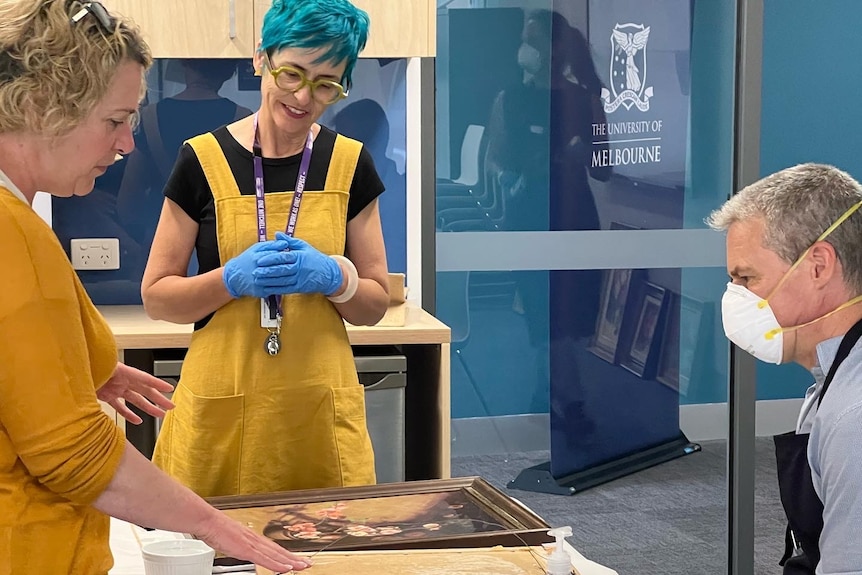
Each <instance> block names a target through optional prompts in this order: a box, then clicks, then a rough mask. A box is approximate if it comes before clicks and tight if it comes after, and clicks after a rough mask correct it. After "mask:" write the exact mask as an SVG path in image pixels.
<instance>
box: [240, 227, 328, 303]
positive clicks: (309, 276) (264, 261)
mask: <svg viewBox="0 0 862 575" xmlns="http://www.w3.org/2000/svg"><path fill="white" fill-rule="evenodd" d="M275 238H276V241H285V242H286V243H287V244H288V250H289V251H287V252H284V253H276V254H273V253H269V254H267V255H264V256H263V257H261V258H260V260H259V261H258V267H257V269H255V270H254V272H253V274H252V275H253V276H254V283H255V285H258V286H262V287H267V288H277V289H279V290H280V291H279V292H278V293H283V294H288V293H322V294H323V295H327V296H328V295H332V294H334V293H335V292H337V291H338V290H339V289H340V288H341V284H342V282H343V281H344V274H343V273H342V271H341V266H340V265H338V262H337V261H335V260H334V259H332V258H331V257H329V256H328V255H325V254H323V253H321V252H319V251H318V250H316V249H315V248H313V247H311V246H310V245H309V244H308V243H306V242H304V241H302V240H300V239H298V238H292V237H290V236H288V235H287V234H285V233H283V232H276V234H275Z"/></svg>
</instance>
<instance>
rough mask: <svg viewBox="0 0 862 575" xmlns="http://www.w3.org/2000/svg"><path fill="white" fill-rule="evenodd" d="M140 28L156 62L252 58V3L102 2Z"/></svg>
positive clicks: (188, 0)
mask: <svg viewBox="0 0 862 575" xmlns="http://www.w3.org/2000/svg"><path fill="white" fill-rule="evenodd" d="M103 4H104V5H105V6H106V7H108V8H109V9H110V10H115V11H117V12H118V13H120V14H122V15H123V16H126V17H128V18H131V19H132V20H134V21H135V23H136V24H137V25H138V26H139V27H140V28H141V30H142V31H143V34H144V38H145V39H146V40H147V43H148V44H149V45H150V48H151V49H152V51H153V56H154V57H156V58H251V56H252V54H253V53H254V46H255V38H256V37H257V35H256V32H255V18H254V0H182V1H180V2H166V1H164V0H158V1H157V0H103Z"/></svg>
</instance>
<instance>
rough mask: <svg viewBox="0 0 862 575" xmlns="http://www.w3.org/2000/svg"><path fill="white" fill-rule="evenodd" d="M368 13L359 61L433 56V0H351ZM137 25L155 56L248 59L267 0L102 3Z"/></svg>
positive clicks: (106, 0)
mask: <svg viewBox="0 0 862 575" xmlns="http://www.w3.org/2000/svg"><path fill="white" fill-rule="evenodd" d="M351 1H352V2H354V4H356V5H357V6H359V7H360V8H362V9H363V10H365V11H366V12H368V15H369V16H370V17H371V32H370V36H369V40H368V46H366V48H365V51H364V52H362V57H364V58H408V57H421V56H434V55H435V53H436V45H437V13H436V4H435V2H434V0H351ZM103 3H104V4H105V6H107V7H108V8H109V9H110V10H115V11H117V12H118V13H120V14H122V15H123V16H126V17H128V18H131V19H132V20H134V21H135V23H137V25H138V26H140V28H141V30H142V31H143V33H144V38H146V40H147V43H148V44H149V45H150V48H151V49H152V51H153V56H154V57H156V58H251V57H252V54H253V53H254V49H255V47H256V46H257V42H258V40H259V38H260V28H261V25H262V23H263V16H264V14H266V11H267V10H268V9H269V7H270V5H271V0H182V2H165V1H163V0H160V1H156V0H104V2H103Z"/></svg>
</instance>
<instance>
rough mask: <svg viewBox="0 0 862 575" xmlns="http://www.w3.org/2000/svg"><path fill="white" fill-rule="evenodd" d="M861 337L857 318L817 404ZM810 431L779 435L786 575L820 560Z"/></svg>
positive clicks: (802, 572)
mask: <svg viewBox="0 0 862 575" xmlns="http://www.w3.org/2000/svg"><path fill="white" fill-rule="evenodd" d="M860 337H862V320H860V321H858V322H857V323H856V324H855V325H854V326H853V327H852V328H850V331H848V332H847V334H846V335H845V336H844V338H843V339H842V340H841V345H839V346H838V353H837V354H836V356H835V361H833V362H832V367H830V368H829V373H828V374H827V376H826V380H825V381H824V382H823V388H822V389H821V390H820V397H819V398H818V400H817V406H818V408H819V407H820V404H821V403H822V402H823V396H824V395H825V394H826V390H827V389H828V388H829V384H830V383H832V379H833V378H834V377H835V372H836V371H838V367H839V366H840V365H841V363H842V362H843V361H844V360H845V359H847V356H848V355H849V354H850V350H852V349H853V346H855V345H856V342H857V341H859V338H860ZM808 435H809V434H807V433H798V434H797V433H796V432H793V431H791V432H789V433H784V434H781V435H776V436H775V437H774V438H773V440H774V441H775V460H776V463H777V467H778V490H779V492H780V495H781V504H782V506H783V507H784V512H785V514H786V515H787V530H786V532H785V536H784V556H783V557H782V558H781V561H780V563H779V564H780V565H782V566H783V567H784V575H814V570H815V568H816V567H817V563H819V562H820V533H821V531H823V502H821V501H820V498H819V497H818V496H817V492H816V491H815V490H814V483H813V482H812V481H811V467H810V466H809V465H808Z"/></svg>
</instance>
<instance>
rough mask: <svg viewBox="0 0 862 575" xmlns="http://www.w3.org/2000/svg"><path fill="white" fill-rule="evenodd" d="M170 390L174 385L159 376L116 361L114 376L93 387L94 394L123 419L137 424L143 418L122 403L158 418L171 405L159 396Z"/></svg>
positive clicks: (163, 397)
mask: <svg viewBox="0 0 862 575" xmlns="http://www.w3.org/2000/svg"><path fill="white" fill-rule="evenodd" d="M173 390H174V386H172V385H171V384H170V383H168V382H166V381H164V380H163V379H159V378H158V377H155V376H153V375H150V374H149V373H146V372H144V371H141V370H139V369H135V368H134V367H129V366H128V365H126V364H124V363H117V369H116V370H115V371H114V375H112V376H111V377H110V379H108V381H107V382H105V385H103V386H102V387H100V388H99V389H97V390H96V397H98V398H99V400H101V401H104V402H105V403H107V404H108V405H110V406H111V407H113V408H114V409H115V410H116V411H117V413H119V414H120V415H122V416H123V418H124V419H125V420H126V421H128V422H129V423H133V424H135V425H138V424H140V423H141V422H142V421H143V420H142V419H141V418H140V417H139V416H138V415H137V414H136V413H135V412H134V411H132V410H131V409H129V408H128V406H127V405H126V403H131V404H132V405H134V406H136V407H138V408H139V409H140V410H141V411H143V412H144V413H147V414H149V415H152V416H153V417H159V418H161V417H164V416H165V411H166V410H168V409H173V408H174V404H173V402H172V401H171V400H170V399H168V398H167V397H165V396H164V395H163V394H164V393H168V392H171V391H173Z"/></svg>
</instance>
